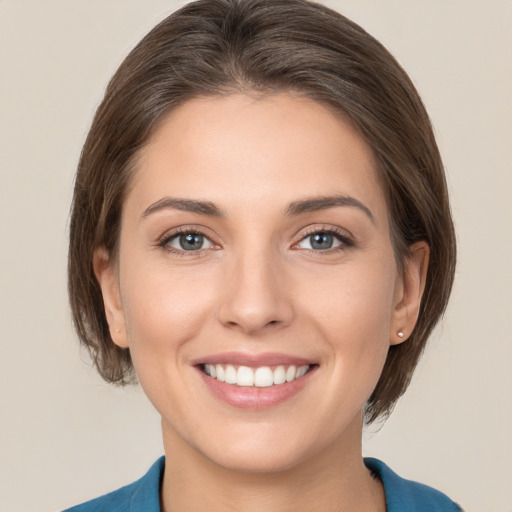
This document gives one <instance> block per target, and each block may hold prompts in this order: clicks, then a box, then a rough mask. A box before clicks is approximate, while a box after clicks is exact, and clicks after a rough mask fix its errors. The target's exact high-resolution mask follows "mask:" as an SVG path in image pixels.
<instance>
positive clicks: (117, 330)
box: [116, 329, 403, 336]
mask: <svg viewBox="0 0 512 512" xmlns="http://www.w3.org/2000/svg"><path fill="white" fill-rule="evenodd" d="M116 332H121V330H120V329H116ZM402 336H403V334H402Z"/></svg>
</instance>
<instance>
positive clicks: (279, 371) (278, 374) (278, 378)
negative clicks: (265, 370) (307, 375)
mask: <svg viewBox="0 0 512 512" xmlns="http://www.w3.org/2000/svg"><path fill="white" fill-rule="evenodd" d="M285 382H286V371H285V369H284V366H278V367H277V368H276V369H275V370H274V384H284V383H285Z"/></svg>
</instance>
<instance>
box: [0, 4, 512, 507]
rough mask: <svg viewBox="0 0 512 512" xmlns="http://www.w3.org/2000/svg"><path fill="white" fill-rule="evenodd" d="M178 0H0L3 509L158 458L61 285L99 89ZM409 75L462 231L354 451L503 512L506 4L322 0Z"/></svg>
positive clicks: (112, 479)
mask: <svg viewBox="0 0 512 512" xmlns="http://www.w3.org/2000/svg"><path fill="white" fill-rule="evenodd" d="M183 3H184V2H176V1H172V0H167V1H163V0H150V1H148V0H87V1H72V2H71V1H69V0H0V131H1V132H0V173H1V182H0V183H1V185H0V240H1V244H2V250H1V254H0V258H1V260H0V261H1V265H0V326H1V346H0V350H1V357H0V411H1V419H0V429H1V436H0V510H1V511H3V512H29V511H30V512H34V511H43V512H44V511H57V510H60V509H62V508H64V507H65V506H70V505H72V504H75V503H77V502H81V501H83V500H85V499H88V498H92V497H94V496H97V495H99V494H101V493H104V492H106V491H109V490H112V489H114V488H117V487H119V486H121V485H123V484H126V483H129V482H131V481H133V480H134V479H136V478H138V477H139V476H140V475H141V474H142V473H143V472H145V471H146V469H147V468H148V467H149V465H150V464H151V463H152V462H153V460H154V459H155V458H156V457H157V456H159V455H160V454H161V453H162V444H161V439H160V424H159V418H158V415H157V413H156V412H155V411H154V410H153V409H152V407H151V406H150V405H149V403H148V402H147V401H146V399H145V397H144V396H143V393H142V392H141V390H140V389H138V388H128V389H115V388H113V387H110V386H108V385H107V384H105V383H103V382H102V381H101V380H100V378H99V377H98V376H97V375H96V374H95V372H94V371H93V370H92V369H91V367H90V363H89V362H88V358H87V356H86V355H85V354H83V353H81V352H80V350H79V348H78V343H77V339H76V336H75V334H74V333H73V330H72V327H71V322H70V318H69V311H68V305H67V296H66V252H67V238H66V237H67V228H68V226H67V223H68V210H69V204H70V200H71V191H72V184H73V174H74V169H75V167H76V163H77V160H78V157H79V153H80V149H81V145H82V144H83V142H84V139H85V135H86V133H87V130H88V128H89V125H90V122H91V119H92V115H93V112H94V110H95V108H96V106H97V105H98V103H99V101H100V99H101V96H102V93H103V91H104V88H105V86H106V83H107V81H108V79H109V78H110V76H111V75H112V74H113V72H114V71H115V69H116V68H117V66H118V65H119V63H120V62H121V60H122V58H123V57H124V56H125V55H126V54H127V52H128V51H129V50H130V49H131V48H132V47H133V46H134V44H136V42H137V41H138V40H139V39H140V38H141V37H142V36H143V35H144V34H145V33H146V32H147V31H148V30H149V29H150V28H151V27H152V26H153V25H155V24H156V23H157V22H158V21H160V20H161V19H162V18H163V17H164V16H165V15H167V14H169V13H170V12H171V11H173V10H174V9H175V8H177V7H178V6H179V5H182V4H183ZM326 3H327V5H329V6H331V7H334V8H336V9H337V10H339V11H340V12H342V13H344V14H345V15H347V16H348V17H350V18H352V19H353V20H354V21H356V22H358V23H359V24H361V25H362V26H363V27H364V28H366V29H367V30H368V31H369V32H370V33H372V34H373V35H374V36H376V37H377V38H378V39H380V40H381V41H382V42H383V43H384V44H385V45H386V46H387V47H388V48H389V49H390V50H391V52H392V53H393V54H394V55H395V56H396V57H397V58H398V60H399V61H400V62H401V63H402V64H403V66H404V67H405V68H406V70H407V71H408V72H409V73H410V75H411V77H412V79H413V80H414V82H415V83H416V85H417V87H418V89H419V91H420V93H421V94H422V96H423V98H424V101H425V103H426V105H427V108H428V110H429V112H430V114H431V117H432V120H433V123H434V126H435V129H436V133H437V136H438V141H439V145H440V148H441V151H442V154H443V156H444V160H445V164H446V168H447V173H448V180H449V185H450V190H451V193H452V205H453V213H454V217H455V222H456V227H457V231H458V240H459V264H458V269H457V277H456V285H455V289H454V292H453V296H452V301H451V305H450V307H449V309H448V312H447V314H446V316H445V319H444V321H443V322H442V324H441V326H440V327H439V329H437V331H436V333H435V335H434V336H433V338H432V340H431V344H430V347H429V348H428V350H427V352H426V354H425V356H424V358H423V360H422V362H421V364H420V366H419V368H418V371H417V373H416V376H415V378H414V381H413V383H412V385H411V387H410V389H409V390H408V392H407V394H406V396H405V397H404V398H403V399H402V400H401V401H400V403H399V404H398V406H397V408H396V410H395V412H394V414H393V416H392V417H391V418H390V419H389V421H388V422H387V423H386V424H385V425H384V426H383V427H382V428H381V429H380V430H379V431H376V429H375V428H372V429H371V432H370V433H368V434H366V435H365V448H364V452H365V455H372V456H377V457H380V458H382V459H384V460H385V461H386V462H387V463H388V464H389V465H390V466H391V467H392V468H393V469H394V470H395V471H397V472H398V473H400V474H402V475H404V476H407V477H409V478H412V479H416V480H420V481H422V482H425V483H427V484H430V485H432V486H434V487H437V488H439V489H441V490H443V491H444V492H446V493H447V494H449V495H450V496H451V497H452V498H453V499H455V500H457V501H459V502H460V503H461V504H462V505H464V506H465V508H466V509H467V511H475V512H488V511H494V512H510V511H512V485H511V483H512V471H511V469H510V460H512V443H511V436H510V432H511V425H512V405H511V402H512V399H511V392H512V322H511V319H512V292H511V290H512V263H511V255H512V221H511V219H512V201H511V199H510V194H511V190H512V178H511V176H512V158H511V152H510V146H511V143H512V130H511V119H512V100H511V91H512V37H511V34H512V31H511V26H512V2H511V1H510V0H490V1H485V2H484V1H479V0H451V1H450V0H416V1H414V2H411V1H410V0H387V1H385V2H382V1H380V0H372V1H361V0H346V1H342V0H338V1H336V0H330V1H327V2H326Z"/></svg>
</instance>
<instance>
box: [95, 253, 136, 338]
mask: <svg viewBox="0 0 512 512" xmlns="http://www.w3.org/2000/svg"><path fill="white" fill-rule="evenodd" d="M93 268H94V274H95V276H96V279H97V281H98V284H99V285H100V288H101V294H102V296H103V304H104V307H105V316H106V318H107V322H108V325H109V329H110V337H111V338H112V340H113V341H114V343H115V344H116V345H118V346H120V347H122V348H127V347H128V340H127V336H126V326H125V320H124V311H123V307H122V302H121V294H120V290H119V279H118V276H117V272H116V270H115V267H114V265H113V264H112V262H111V261H110V257H109V253H108V251H107V250H106V249H105V248H103V247H102V248H98V249H96V250H95V251H94V256H93Z"/></svg>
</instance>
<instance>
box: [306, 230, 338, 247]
mask: <svg viewBox="0 0 512 512" xmlns="http://www.w3.org/2000/svg"><path fill="white" fill-rule="evenodd" d="M332 242H333V237H332V235H329V234H328V233H315V234H314V235H312V236H311V247H313V249H330V248H331V247H332Z"/></svg>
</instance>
